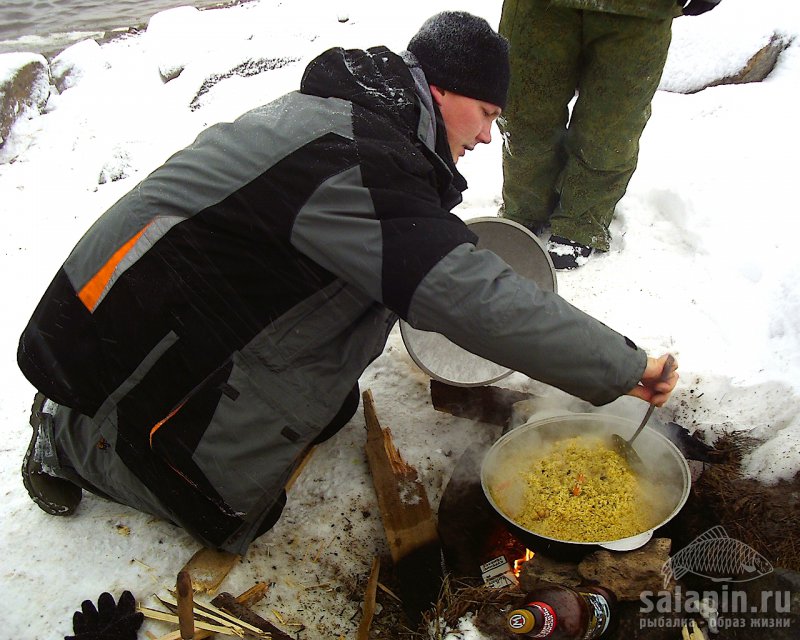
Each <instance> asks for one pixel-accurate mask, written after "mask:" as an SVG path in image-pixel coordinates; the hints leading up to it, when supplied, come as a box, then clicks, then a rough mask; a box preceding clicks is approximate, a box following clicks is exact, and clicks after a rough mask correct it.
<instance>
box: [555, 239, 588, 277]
mask: <svg viewBox="0 0 800 640" xmlns="http://www.w3.org/2000/svg"><path fill="white" fill-rule="evenodd" d="M593 251H594V247H589V246H587V245H585V244H580V243H578V242H573V241H572V240H569V239H568V238H563V237H561V236H556V235H551V236H550V239H549V240H548V241H547V253H549V254H550V259H551V260H552V261H553V267H554V268H555V269H558V270H560V271H564V270H568V269H577V268H578V267H581V266H583V265H585V264H586V263H587V262H588V261H589V256H591V255H592V252H593Z"/></svg>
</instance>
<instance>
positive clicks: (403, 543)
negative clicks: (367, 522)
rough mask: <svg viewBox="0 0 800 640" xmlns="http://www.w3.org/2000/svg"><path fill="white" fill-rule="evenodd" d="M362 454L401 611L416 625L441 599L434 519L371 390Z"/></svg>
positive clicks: (366, 405)
mask: <svg viewBox="0 0 800 640" xmlns="http://www.w3.org/2000/svg"><path fill="white" fill-rule="evenodd" d="M362 399H363V404H364V419H365V421H366V428H367V443H366V453H367V460H368V462H369V467H370V472H371V473H372V482H373V484H374V486H375V493H376V495H377V498H378V507H379V509H380V512H381V520H382V521H383V528H384V531H385V533H386V539H387V541H388V543H389V551H390V553H391V555H392V560H393V562H394V565H395V568H396V570H397V574H398V579H399V582H400V597H401V599H402V601H403V608H404V610H405V612H406V614H407V615H408V616H409V618H410V619H411V620H412V622H415V623H416V622H419V620H420V618H421V615H422V613H423V612H424V611H426V610H427V609H429V608H430V607H431V606H433V604H435V602H436V600H437V599H438V596H439V590H440V588H441V585H442V580H443V572H442V561H441V545H440V543H439V536H438V533H437V531H436V518H435V517H434V514H433V512H432V510H431V507H430V503H429V502H428V495H427V494H426V493H425V487H423V486H422V483H421V482H420V480H419V477H418V475H417V471H416V469H414V468H413V467H412V466H410V465H409V464H407V463H406V462H405V461H404V460H403V458H402V456H401V455H400V452H399V451H398V450H397V448H396V447H395V445H394V442H393V441H392V432H391V430H390V429H388V428H382V427H381V425H380V422H379V421H378V416H377V413H376V412H375V403H374V401H373V398H372V393H371V392H370V391H369V390H366V391H364V393H363V394H362Z"/></svg>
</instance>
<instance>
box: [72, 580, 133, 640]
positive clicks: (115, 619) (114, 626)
mask: <svg viewBox="0 0 800 640" xmlns="http://www.w3.org/2000/svg"><path fill="white" fill-rule="evenodd" d="M143 620H144V615H143V614H142V612H141V611H136V600H135V599H134V597H133V594H131V592H130V591H123V592H122V595H121V596H120V597H119V603H115V602H114V596H112V595H111V594H110V593H101V594H100V597H99V598H98V599H97V608H95V606H94V603H93V602H92V601H91V600H84V601H83V602H82V603H81V611H76V612H75V614H74V615H73V616H72V629H73V630H74V631H75V635H74V636H66V637H65V638H64V640H136V636H137V633H138V631H139V627H141V626H142V621H143Z"/></svg>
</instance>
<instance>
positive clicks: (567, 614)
mask: <svg viewBox="0 0 800 640" xmlns="http://www.w3.org/2000/svg"><path fill="white" fill-rule="evenodd" d="M616 606H617V598H616V596H615V595H614V594H613V593H612V592H611V591H609V590H608V589H606V588H604V587H600V586H597V585H580V586H578V587H575V588H570V587H565V586H564V585H560V584H554V583H550V582H541V583H539V584H537V585H536V586H535V587H534V588H533V589H532V590H531V591H529V592H528V593H527V594H526V595H525V599H524V600H523V604H522V605H521V606H519V607H516V608H515V609H513V610H512V611H511V612H509V614H508V616H507V617H506V627H507V628H508V631H510V632H511V633H515V634H519V635H520V636H522V637H524V638H549V639H550V640H592V639H593V638H600V637H601V636H602V635H603V634H604V633H605V632H606V631H608V630H609V627H610V625H611V621H612V618H613V617H614V615H615V614H616V611H615V610H616Z"/></svg>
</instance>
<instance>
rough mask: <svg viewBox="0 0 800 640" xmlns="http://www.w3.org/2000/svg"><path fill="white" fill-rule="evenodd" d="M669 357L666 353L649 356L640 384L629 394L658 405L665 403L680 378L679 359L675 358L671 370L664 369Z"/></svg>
mask: <svg viewBox="0 0 800 640" xmlns="http://www.w3.org/2000/svg"><path fill="white" fill-rule="evenodd" d="M669 357H670V356H669V354H664V355H663V356H661V357H660V358H651V357H650V356H648V357H647V366H646V367H645V368H644V373H643V374H642V379H641V380H640V381H639V384H638V385H636V386H635V387H634V388H633V389H631V390H630V391H628V394H627V395H629V396H634V397H636V398H641V399H642V400H644V401H645V402H649V403H652V404H654V405H656V406H657V407H660V406H661V405H663V404H664V403H665V402H666V401H667V400H668V399H669V396H670V394H671V393H672V390H673V389H674V388H675V385H676V384H677V383H678V378H679V376H678V372H677V369H678V361H677V360H675V362H674V364H673V365H672V367H671V370H670V371H668V372H665V371H664V365H665V364H666V362H667V358H669Z"/></svg>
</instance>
